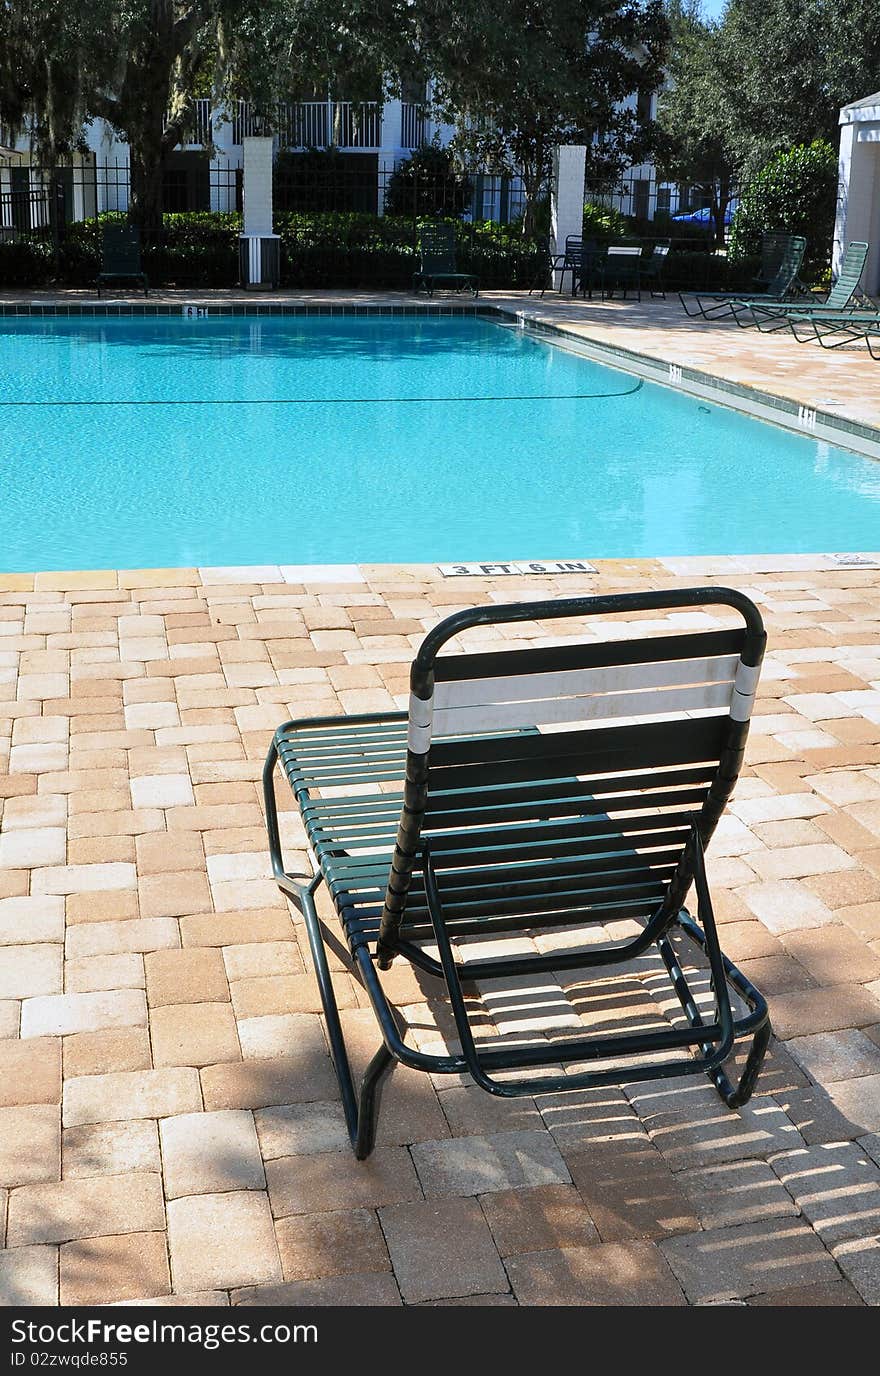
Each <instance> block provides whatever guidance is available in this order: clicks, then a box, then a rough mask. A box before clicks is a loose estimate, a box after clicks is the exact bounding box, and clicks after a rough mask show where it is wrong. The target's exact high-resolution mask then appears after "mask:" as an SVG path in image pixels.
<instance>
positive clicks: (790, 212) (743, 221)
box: [730, 139, 837, 273]
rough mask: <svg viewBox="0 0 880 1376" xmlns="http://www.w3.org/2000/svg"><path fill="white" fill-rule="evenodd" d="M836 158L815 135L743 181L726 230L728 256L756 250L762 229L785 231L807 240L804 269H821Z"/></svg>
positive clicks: (827, 245)
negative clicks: (728, 243)
mask: <svg viewBox="0 0 880 1376" xmlns="http://www.w3.org/2000/svg"><path fill="white" fill-rule="evenodd" d="M836 189H837V158H836V155H835V152H834V149H833V148H832V147H831V144H830V143H826V142H825V141H824V140H822V139H816V140H815V141H814V142H813V143H810V144H802V145H800V146H799V147H796V148H792V149H790V150H789V151H788V152H787V153H778V154H777V155H776V156H775V157H774V158H771V160H770V162H768V163H767V165H766V167H764V168H762V170H761V171H760V172H759V173H758V174H757V175H756V176H755V177H753V178H752V179H751V181H750V182H748V183H747V185H746V187H745V189H744V191H743V195H742V200H741V202H740V205H739V208H738V210H737V211H736V214H735V215H734V217H733V226H732V228H731V234H730V256H731V258H734V259H736V258H743V257H746V256H748V255H750V254H755V253H759V252H760V248H761V235H762V234H763V233H764V232H765V230H773V229H784V230H787V231H788V233H790V234H803V235H805V236H806V240H807V251H806V256H805V260H804V265H805V270H806V271H807V272H808V273H810V272H813V273H815V272H818V271H820V270H821V269H822V268H824V267H825V265H826V264H827V261H828V254H829V252H830V250H831V238H832V233H833V229H834V208H835V199H836Z"/></svg>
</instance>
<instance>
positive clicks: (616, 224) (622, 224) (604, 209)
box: [584, 201, 627, 243]
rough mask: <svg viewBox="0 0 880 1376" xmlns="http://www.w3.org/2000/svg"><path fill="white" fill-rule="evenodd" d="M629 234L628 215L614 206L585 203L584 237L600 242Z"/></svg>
mask: <svg viewBox="0 0 880 1376" xmlns="http://www.w3.org/2000/svg"><path fill="white" fill-rule="evenodd" d="M626 234H627V221H626V216H625V215H621V213H620V211H619V210H615V209H614V207H613V206H606V205H600V204H599V203H598V202H596V201H587V202H586V204H585V205H584V238H585V239H595V240H597V241H598V242H599V243H606V242H610V241H611V240H612V239H623V238H625V237H626Z"/></svg>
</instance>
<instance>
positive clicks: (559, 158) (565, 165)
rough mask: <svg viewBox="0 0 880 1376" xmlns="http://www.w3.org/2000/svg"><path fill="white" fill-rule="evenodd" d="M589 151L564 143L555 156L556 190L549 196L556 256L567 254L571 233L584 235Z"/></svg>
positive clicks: (557, 279)
mask: <svg viewBox="0 0 880 1376" xmlns="http://www.w3.org/2000/svg"><path fill="white" fill-rule="evenodd" d="M586 161H587V150H586V147H585V145H584V144H575V143H572V144H565V145H563V146H561V147H559V148H556V149H555V150H554V153H553V189H552V192H551V196H550V238H551V249H552V252H554V253H564V252H565V240H566V238H567V237H568V235H569V234H582V233H583V228H584V172H585V168H586ZM561 280H562V274H561V273H560V271H559V270H558V269H557V271H556V272H555V273H554V274H553V285H554V287H557V288H558V287H559V286H560V284H561Z"/></svg>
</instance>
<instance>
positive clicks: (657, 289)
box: [639, 239, 672, 301]
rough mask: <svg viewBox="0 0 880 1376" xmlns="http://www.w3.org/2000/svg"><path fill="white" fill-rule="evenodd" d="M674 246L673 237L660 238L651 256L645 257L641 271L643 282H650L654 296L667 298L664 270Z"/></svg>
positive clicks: (640, 267) (641, 264)
mask: <svg viewBox="0 0 880 1376" xmlns="http://www.w3.org/2000/svg"><path fill="white" fill-rule="evenodd" d="M671 248H672V240H671V239H658V240H657V242H656V243H655V245H654V247H653V249H652V250H651V256H650V258H643V259H642V261H641V263H640V264H639V271H640V274H641V279H642V282H643V284H645V285H648V284H650V287H651V295H652V296H662V297H663V300H664V301H665V300H666V287H665V286H664V284H663V270H664V268H665V267H666V260H667V258H668V257H669V251H670V249H671Z"/></svg>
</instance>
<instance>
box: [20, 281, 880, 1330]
mask: <svg viewBox="0 0 880 1376" xmlns="http://www.w3.org/2000/svg"><path fill="white" fill-rule="evenodd" d="M78 295H81V294H78V293H68V294H64V295H63V296H62V298H61V299H74V298H76V297H77V296H78ZM181 296H182V297H183V298H185V299H186V300H198V299H201V298H204V299H206V300H211V301H212V302H214V303H216V302H217V301H218V300H223V299H232V298H233V297H234V296H235V294H234V293H229V294H225V296H224V295H221V294H218V293H210V294H205V293H198V292H186V293H182V294H177V295H175V294H174V293H161V294H159V298H158V299H160V300H161V299H168V300H179V299H181ZM34 297H35V299H43V300H49V299H53V296H52V294H41V293H34ZM2 299H8V297H4V296H3V295H2V294H0V300H2ZM248 299H250V300H251V301H252V302H253V301H254V300H255V298H253V297H251V298H248ZM261 299H262V300H264V301H265V300H272V299H281V298H273V297H264V298H261ZM298 299H300V300H306V301H312V302H316V303H318V302H323V301H327V300H332V301H335V302H338V303H345V302H353V303H356V304H364V303H367V302H370V301H373V300H377V301H381V302H382V303H385V302H387V301H388V300H389V299H395V298H393V297H389V296H388V295H387V294H386V295H382V296H378V295H377V296H370V295H368V294H360V295H354V294H350V293H317V292H316V293H309V294H305V295H303V296H301V297H300V298H298ZM397 299H400V300H402V301H406V300H408V299H409V298H405V297H402V296H401V297H400V298H397ZM487 299H488V300H489V301H490V302H494V303H497V304H499V305H503V306H510V307H516V308H517V309H521V308H526V309H528V310H529V311H530V312H531V313H534V314H535V315H537V316H541V317H543V318H546V319H551V320H555V321H556V322H557V323H565V324H566V325H567V326H568V327H569V328H571V329H573V330H575V331H576V332H581V333H584V334H586V335H589V336H590V337H592V338H594V339H596V340H599V341H600V342H601V341H606V342H610V343H614V344H617V345H622V346H623V347H626V348H632V349H635V350H638V351H641V352H644V353H648V354H653V355H655V356H659V357H662V358H663V359H664V360H666V361H668V362H675V363H679V364H688V365H693V366H696V367H701V368H706V369H708V370H710V371H713V372H715V373H716V374H718V375H720V376H725V377H727V378H730V379H732V380H734V381H737V382H740V383H745V384H751V385H754V386H756V387H758V388H761V389H768V390H771V391H775V392H777V393H778V394H779V395H781V396H786V397H789V398H792V399H794V400H796V401H798V402H799V403H802V404H804V405H806V406H816V405H820V404H821V405H822V406H823V407H824V408H825V409H826V410H836V411H839V412H840V414H842V415H845V416H847V417H849V418H850V419H852V420H860V421H863V422H867V423H869V424H875V425H876V424H880V390H878V388H877V386H876V383H877V380H878V378H880V372H878V371H877V365H876V364H873V363H872V362H871V361H870V359H868V358H867V357H866V354H865V351H864V350H860V349H858V348H856V349H853V350H846V351H842V352H841V353H840V354H838V355H835V356H831V357H829V356H828V355H826V354H823V353H822V352H821V351H820V350H819V349H817V348H808V347H806V346H804V347H799V346H797V345H795V344H794V343H793V341H791V340H790V339H784V338H783V339H777V338H773V339H765V338H761V339H760V340H758V339H756V338H755V336H754V335H752V334H745V333H743V332H741V331H739V330H737V329H736V328H735V327H732V326H725V325H723V324H722V325H715V326H700V325H693V324H690V323H689V322H686V320H685V318H684V316H683V314H682V313H681V311H680V309H679V307H678V304H677V303H676V302H674V301H672V300H670V301H669V302H667V303H663V302H659V301H654V302H648V301H647V300H646V301H645V302H644V303H643V304H642V305H641V306H639V305H637V304H635V303H615V302H612V303H604V304H603V303H598V302H595V303H571V302H570V301H567V300H564V299H563V300H559V299H558V298H554V297H549V296H548V297H547V298H545V300H544V301H543V302H541V301H538V300H537V299H535V298H532V299H529V298H526V297H524V296H522V295H519V296H511V295H509V294H504V293H488V294H487ZM541 553H552V551H541ZM561 553H570V551H561ZM584 553H585V554H587V555H588V554H589V551H584ZM830 564H831V561H830V560H827V559H825V560H821V559H810V558H807V557H802V558H788V559H786V558H782V559H779V560H772V559H769V560H768V559H738V560H737V559H724V558H719V559H715V560H692V561H688V560H676V561H672V562H671V563H669V564H661V563H659V562H653V561H619V562H614V563H601V564H600V565H599V566H598V567H599V574H598V575H597V576H595V577H577V576H570V577H566V578H560V579H557V580H554V579H549V578H542V579H534V578H533V579H522V578H504V579H496V580H485V579H453V580H444V579H442V578H441V577H440V576H439V575H438V573H437V571H436V570H435V569H433V568H431V567H423V568H393V567H377V568H368V569H364V570H361V571H355V572H354V574H353V575H352V576H351V577H350V581H325V582H316V581H315V580H314V578H313V577H311V576H309V577H308V579H307V581H305V582H297V581H295V578H296V574H295V572H290V571H287V574H286V578H287V581H285V580H284V576H283V575H282V573H281V571H280V570H279V569H277V568H274V567H267V568H261V569H246V570H238V571H217V570H206V571H202V572H201V573H200V572H199V571H197V570H191V569H176V570H170V571H163V570H159V571H156V570H151V571H146V572H121V573H116V572H107V573H79V574H36V575H21V576H17V575H11V576H0V807H2V813H0V1223H2V1225H3V1227H2V1228H0V1243H2V1242H5V1250H2V1251H0V1302H2V1303H6V1304H38V1303H58V1302H60V1303H62V1304H89V1303H98V1302H107V1303H117V1302H124V1301H130V1300H139V1301H151V1302H154V1303H156V1304H160V1305H164V1304H174V1303H194V1302H206V1303H214V1304H223V1305H225V1304H229V1303H232V1304H244V1305H249V1304H260V1303H278V1304H287V1303H324V1304H333V1303H343V1304H365V1305H386V1304H387V1305H396V1304H400V1303H407V1304H422V1303H429V1304H430V1303H436V1304H450V1303H452V1304H455V1303H469V1304H470V1303H476V1304H491V1305H509V1304H516V1303H524V1304H621V1303H646V1304H647V1303H654V1304H685V1303H694V1304H701V1303H719V1302H720V1303H735V1304H741V1303H746V1304H756V1305H768V1304H772V1305H813V1304H843V1305H846V1304H862V1303H868V1304H878V1303H880V596H878V586H880V574H878V572H877V570H876V568H875V569H871V568H833V567H831V566H830ZM339 576H340V575H339V574H338V573H337V575H336V577H337V578H338V577H339ZM342 576H343V577H344V575H342ZM706 581H719V582H726V583H729V584H732V585H734V586H737V587H741V588H742V589H743V590H744V591H746V592H748V593H749V594H750V595H751V596H752V597H754V598H755V599H756V601H757V602H758V603H759V605H760V606H761V609H762V611H763V613H764V617H765V621H766V624H767V627H768V631H769V635H770V644H769V653H768V658H767V661H766V668H765V673H764V677H763V680H762V685H761V692H760V697H759V701H758V705H757V709H756V710H757V715H756V718H755V720H754V723H753V727H752V736H751V740H750V744H749V751H748V762H747V767H746V769H745V770H744V772H743V777H742V779H741V781H740V784H739V787H738V790H737V794H736V800H735V802H734V805H733V807H732V809H731V812H730V814H729V816H728V818H727V819H726V820H725V822H724V823H723V824H722V826H721V827H720V828H719V831H718V833H717V834H716V837H715V839H714V841H713V844H712V847H711V849H710V853H709V871H710V880H711V882H712V886H713V891H714V894H715V897H716V909H717V914H718V917H719V919H720V921H721V922H722V923H723V934H722V936H723V944H724V946H725V949H726V950H727V951H728V953H729V954H730V955H731V957H732V958H733V959H735V960H737V961H738V962H739V963H740V964H741V966H742V968H743V969H744V970H745V971H746V973H747V974H749V975H751V976H752V978H754V980H755V982H756V983H758V984H759V985H760V987H761V988H762V989H763V990H764V991H765V992H766V994H767V995H768V998H769V1000H770V1003H771V1013H772V1017H773V1022H774V1026H775V1028H776V1032H777V1036H778V1040H777V1041H776V1042H775V1043H774V1047H773V1051H772V1055H771V1057H770V1059H769V1061H768V1063H767V1066H766V1068H765V1071H764V1074H763V1076H762V1079H761V1081H760V1083H759V1086H758V1092H757V1094H756V1095H755V1097H754V1098H753V1100H752V1102H751V1103H750V1104H749V1105H748V1106H747V1108H746V1109H744V1110H743V1111H742V1112H741V1113H739V1114H731V1113H730V1112H729V1111H728V1110H726V1109H724V1108H723V1107H722V1106H721V1103H720V1101H719V1100H718V1098H717V1096H716V1095H715V1093H714V1090H712V1089H711V1087H710V1086H709V1085H708V1082H704V1081H697V1080H694V1079H689V1080H684V1079H683V1080H681V1081H678V1082H669V1081H666V1082H663V1083H659V1084H648V1085H644V1084H641V1085H631V1086H629V1087H624V1088H623V1089H607V1090H601V1091H598V1090H597V1091H591V1092H589V1093H580V1094H577V1095H572V1096H568V1097H559V1096H557V1097H545V1098H541V1099H537V1100H529V1099H522V1100H514V1101H501V1100H494V1099H492V1098H490V1097H489V1096H487V1095H485V1094H483V1093H482V1092H481V1091H479V1090H477V1089H476V1088H474V1087H473V1086H471V1085H469V1084H467V1083H465V1082H459V1081H458V1080H457V1079H455V1078H447V1079H442V1080H441V1079H438V1080H437V1081H436V1083H434V1082H432V1081H431V1080H430V1079H429V1078H428V1077H426V1076H420V1075H418V1074H416V1073H414V1072H409V1071H405V1070H402V1069H400V1068H398V1069H397V1070H396V1071H395V1072H394V1076H393V1077H392V1079H391V1081H390V1082H389V1084H388V1087H387V1089H386V1092H385V1095H384V1102H383V1115H382V1118H381V1120H380V1134H379V1145H378V1147H377V1150H376V1152H375V1154H374V1156H373V1157H372V1158H371V1160H370V1161H369V1162H367V1163H360V1164H359V1163H357V1162H355V1160H354V1158H353V1156H352V1154H351V1153H350V1151H349V1149H348V1146H347V1141H346V1136H345V1129H344V1123H343V1118H342V1113H341V1109H340V1105H339V1100H338V1095H337V1093H336V1085H335V1080H334V1077H333V1074H332V1069H331V1066H330V1062H329V1058H328V1055H327V1047H326V1039H325V1037H324V1032H323V1028H322V1023H321V1018H320V1016H319V1014H318V1011H317V1010H318V1007H319V1005H318V1000H317V992H316V989H315V985H314V981H313V977H312V974H311V971H310V969H309V954H308V947H307V943H306V942H305V940H304V938H303V939H300V934H301V928H300V926H299V923H298V920H297V919H295V918H294V917H292V915H291V913H290V912H289V911H288V909H287V907H286V905H285V904H284V902H283V901H282V900H281V899H280V897H279V895H278V892H277V890H276V888H275V886H274V884H273V883H272V882H271V880H270V878H269V865H268V859H267V853H266V842H265V834H264V827H263V815H262V808H261V802H260V793H259V786H258V781H259V776H260V771H261V768H262V762H263V758H264V755H265V751H266V748H267V744H268V739H269V736H270V733H271V731H272V730H273V729H274V727H275V726H276V725H277V723H278V722H279V720H281V719H283V718H285V717H286V716H288V715H293V714H296V715H308V714H310V713H315V714H318V713H335V712H346V711H364V710H366V711H369V710H374V709H376V710H379V709H383V708H390V707H392V706H396V705H402V704H403V702H404V698H405V693H406V681H407V664H408V661H409V659H410V657H411V655H412V651H413V647H414V646H415V645H416V644H418V642H419V640H420V639H421V636H422V634H423V633H424V630H425V629H426V628H427V627H429V626H431V625H432V624H434V622H435V621H436V620H437V619H438V618H439V617H441V616H442V615H444V614H446V613H447V612H449V611H451V610H453V609H454V608H455V607H457V606H460V605H463V604H473V603H474V602H479V601H491V600H502V601H505V600H515V599H518V598H522V597H532V596H534V597H537V596H545V595H553V594H557V593H558V594H571V593H574V592H594V591H612V590H615V589H621V590H625V589H632V588H640V589H641V588H645V587H667V586H678V585H682V584H691V583H699V582H706ZM680 622H681V619H680V618H678V619H677V624H680ZM282 803H283V806H285V808H289V802H288V800H287V799H286V798H282ZM283 831H284V838H285V842H286V844H287V847H288V850H289V855H290V859H291V861H292V862H295V861H296V859H297V858H299V859H301V860H305V857H304V855H302V853H300V854H299V856H297V846H298V845H301V844H302V833H301V831H300V830H299V828H298V824H297V821H296V819H295V816H294V814H293V813H292V812H290V811H289V810H288V811H286V812H285V813H284V815H283ZM336 966H337V968H336V983H337V992H338V995H339V1001H340V1006H341V1008H342V1010H343V1012H342V1017H343V1021H344V1023H345V1027H346V1033H347V1035H348V1037H349V1039H350V1044H351V1046H352V1048H353V1051H354V1059H355V1060H356V1061H358V1062H360V1063H362V1062H363V1061H364V1060H365V1059H366V1057H367V1056H368V1055H369V1054H370V1052H371V1051H372V1050H373V1048H374V1046H375V1043H376V1032H375V1027H374V1025H373V1020H372V1015H371V1014H370V1013H369V1012H368V1011H367V1010H366V1009H365V1008H364V1007H363V1004H364V1002H365V1000H364V997H363V993H362V991H361V989H360V986H359V985H358V983H357V982H356V981H355V980H354V979H353V978H352V976H351V974H350V973H349V971H348V970H347V968H346V967H345V964H344V962H343V961H342V960H337V961H336ZM388 979H389V989H390V991H391V993H392V996H393V997H394V999H395V1000H396V1001H397V1002H398V1004H399V1005H400V1006H401V1007H402V1008H404V1009H405V1014H406V1018H407V1022H408V1024H409V1026H410V1028H411V1032H412V1036H413V1039H414V1040H415V1041H417V1042H418V1043H419V1044H420V1045H429V1044H431V1043H436V1042H438V1041H442V1039H443V1036H444V1033H445V1032H446V1031H448V1029H449V1025H450V1024H449V1019H448V1017H447V1016H446V1015H445V1013H444V1003H443V1001H442V999H438V998H437V995H438V992H439V991H438V989H437V987H436V986H434V985H432V983H431V981H429V980H426V979H423V978H422V977H416V976H415V975H414V974H413V973H412V972H411V971H409V970H408V969H407V968H406V967H404V966H402V964H401V963H400V962H398V963H397V965H396V966H395V968H394V969H393V970H392V972H391V973H390V975H389V976H388ZM665 1007H667V1005H666V1004H664V1002H663V994H662V992H661V991H660V990H659V988H657V987H655V984H654V979H653V970H652V968H651V967H650V964H648V965H646V967H645V968H644V969H642V968H638V967H637V968H635V969H633V968H632V967H629V968H627V970H626V971H621V972H620V973H619V974H618V975H617V976H609V975H607V974H602V975H601V976H598V977H595V976H594V977H593V978H592V979H589V980H587V979H584V978H582V977H580V976H579V975H578V974H577V973H574V974H572V973H571V972H567V973H566V974H565V975H564V976H563V977H562V980H561V982H560V983H559V984H556V983H554V982H553V981H542V983H541V986H540V988H535V989H531V988H529V987H524V988H522V989H519V990H517V994H516V997H515V998H514V1000H512V1001H511V1003H510V1005H507V1004H501V1003H499V1002H498V1000H497V998H495V999H494V1000H493V999H492V998H491V997H490V998H487V1000H486V1008H485V1026H486V1029H487V1030H488V1031H491V1030H493V1029H494V1030H496V1031H497V1030H512V1031H517V1030H523V1031H524V1030H527V1029H529V1030H537V1031H538V1032H539V1034H540V1033H543V1034H545V1035H553V1028H554V1027H555V1026H559V1025H561V1026H566V1025H567V1026H569V1027H570V1026H571V1025H572V1023H574V1024H585V1025H587V1026H589V1027H594V1028H602V1029H603V1030H605V1031H607V1030H610V1029H611V1028H619V1029H624V1028H626V1027H627V1026H632V1025H633V1024H634V1023H636V1022H637V1021H638V1020H639V1019H641V1018H643V1017H644V1016H645V1015H646V1013H650V1014H651V1015H653V1016H655V1017H656V1015H657V1013H658V1011H662V1010H663V1009H664V1008H665ZM4 1228H5V1233H4V1232H3V1229H4Z"/></svg>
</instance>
